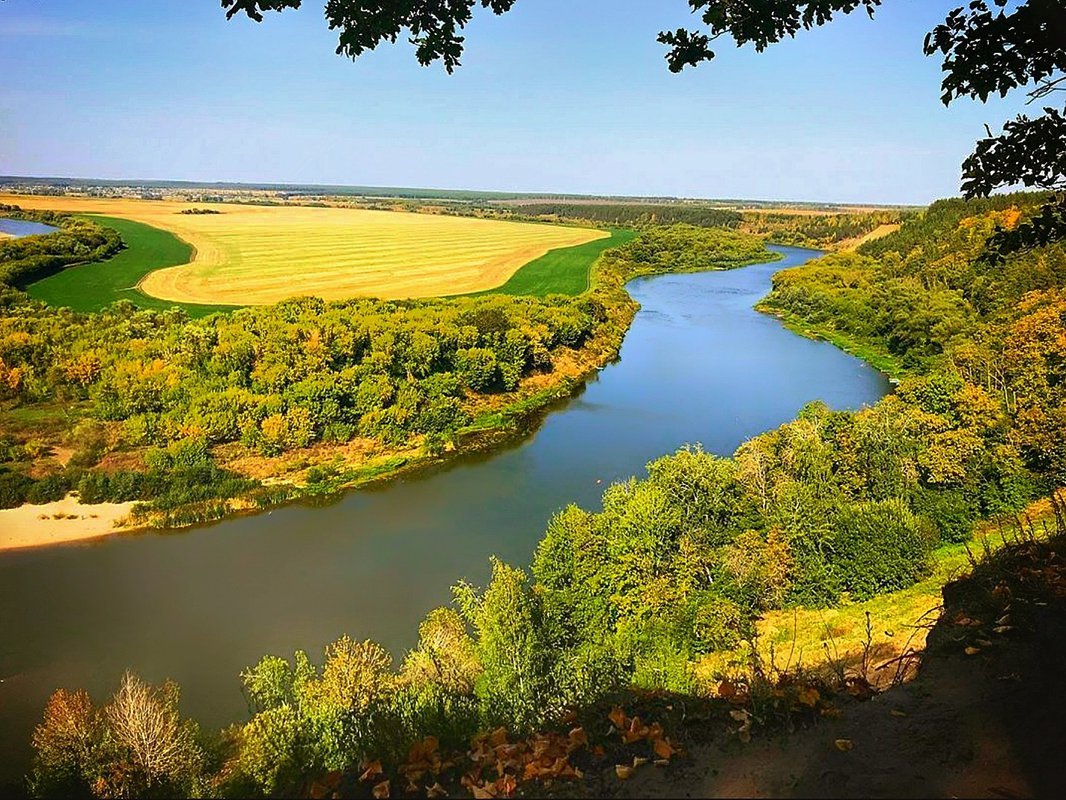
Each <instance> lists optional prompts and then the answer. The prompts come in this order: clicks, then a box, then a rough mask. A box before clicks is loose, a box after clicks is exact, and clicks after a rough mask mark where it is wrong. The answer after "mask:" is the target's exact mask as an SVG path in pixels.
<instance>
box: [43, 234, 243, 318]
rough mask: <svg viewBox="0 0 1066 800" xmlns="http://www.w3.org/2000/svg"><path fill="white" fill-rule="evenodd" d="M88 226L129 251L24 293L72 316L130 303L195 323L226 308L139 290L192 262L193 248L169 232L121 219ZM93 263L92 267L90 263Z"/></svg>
mask: <svg viewBox="0 0 1066 800" xmlns="http://www.w3.org/2000/svg"><path fill="white" fill-rule="evenodd" d="M85 219H86V220H88V221H90V222H92V223H94V224H96V225H101V226H106V227H105V228H103V230H106V231H109V235H112V236H119V237H121V240H122V242H123V243H124V244H125V248H124V249H123V250H122V251H121V252H118V253H117V255H114V256H113V257H112V258H110V259H107V260H104V259H103V258H84V259H81V261H84V262H87V263H84V264H80V265H79V266H75V267H72V268H70V269H64V270H63V271H62V272H58V273H56V274H52V275H50V276H49V277H44V278H43V279H42V280H38V281H36V282H35V283H31V284H30V285H29V286H28V287H27V288H26V291H27V292H28V293H29V294H30V296H31V297H35V298H36V299H38V300H42V301H43V302H45V303H48V304H49V305H52V306H56V307H59V308H70V309H73V310H74V311H83V312H89V311H103V310H104V309H106V308H107V307H108V306H110V305H111V304H112V303H114V302H115V301H116V300H127V301H129V302H131V303H133V305H135V306H137V307H138V308H151V309H155V310H158V311H165V310H167V309H171V308H183V309H184V310H185V311H186V313H188V315H189V316H191V317H202V316H205V315H207V314H210V313H213V312H215V311H221V310H226V309H227V308H228V307H225V306H201V305H192V304H188V303H174V302H172V301H169V300H160V299H158V298H156V297H149V296H148V295H146V294H144V293H143V292H141V291H140V290H139V289H137V284H138V283H140V281H141V279H142V278H144V276H145V275H147V274H148V273H149V272H154V271H155V270H157V269H164V268H166V267H174V266H178V265H179V264H187V263H189V261H190V260H191V259H192V247H190V246H189V245H187V244H186V243H185V242H183V241H182V240H181V239H179V238H178V237H177V236H175V235H174V234H172V233H168V232H167V231H164V230H160V229H159V228H153V227H152V226H151V225H145V224H144V223H142V222H133V221H132V220H128V219H120V218H118V217H102V216H93V217H86V218H85ZM89 262H91V263H89Z"/></svg>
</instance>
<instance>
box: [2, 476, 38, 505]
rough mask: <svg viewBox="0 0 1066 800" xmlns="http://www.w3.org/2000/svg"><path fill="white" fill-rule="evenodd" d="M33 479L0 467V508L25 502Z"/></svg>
mask: <svg viewBox="0 0 1066 800" xmlns="http://www.w3.org/2000/svg"><path fill="white" fill-rule="evenodd" d="M32 487H33V479H32V478H30V477H29V476H27V475H23V474H22V473H21V472H12V471H11V470H9V469H0V508H18V507H19V506H21V505H22V504H23V503H25V502H26V498H27V496H28V495H29V493H30V490H31V489H32Z"/></svg>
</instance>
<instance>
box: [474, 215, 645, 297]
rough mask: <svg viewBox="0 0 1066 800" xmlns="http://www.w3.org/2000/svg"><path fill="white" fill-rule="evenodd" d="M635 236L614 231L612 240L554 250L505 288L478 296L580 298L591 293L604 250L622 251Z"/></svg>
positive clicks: (530, 263)
mask: <svg viewBox="0 0 1066 800" xmlns="http://www.w3.org/2000/svg"><path fill="white" fill-rule="evenodd" d="M636 236H637V232H636V231H630V230H616V229H612V230H611V237H610V238H609V239H597V240H596V241H594V242H588V243H587V244H581V245H578V246H576V247H565V248H560V249H558V250H551V251H549V252H547V253H545V254H544V255H542V256H541V257H540V258H538V259H536V260H534V261H530V262H529V263H528V264H526V265H525V266H523V267H522V268H520V269H519V270H518V272H516V273H515V274H514V275H512V276H511V278H510V280H508V281H507V283H505V284H504V285H503V286H501V287H499V288H498V289H490V290H489V291H485V292H478V293H477V295H478V296H480V295H486V294H510V295H525V296H528V295H533V296H536V297H544V296H546V295H549V294H567V295H579V294H581V293H582V292H585V291H588V288H589V275H590V274H591V272H592V265H593V264H595V263H596V259H597V258H599V257H600V256H601V255H602V254H603V252H604V251H605V250H609V249H610V248H612V247H619V246H620V245H623V244H625V243H626V242H629V241H631V240H632V239H634V238H636Z"/></svg>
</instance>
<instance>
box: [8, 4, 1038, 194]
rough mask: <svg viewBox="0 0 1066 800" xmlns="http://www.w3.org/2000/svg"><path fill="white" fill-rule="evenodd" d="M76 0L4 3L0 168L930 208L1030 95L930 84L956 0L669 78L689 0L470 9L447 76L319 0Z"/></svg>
mask: <svg viewBox="0 0 1066 800" xmlns="http://www.w3.org/2000/svg"><path fill="white" fill-rule="evenodd" d="M86 5H87V4H85V3H79V2H76V0H54V2H50V3H48V4H41V3H38V2H35V0H5V2H4V3H3V4H0V45H2V49H0V69H2V70H3V71H4V73H5V75H7V76H8V80H7V81H6V82H5V84H4V85H3V86H2V87H0V131H2V132H0V173H6V174H10V175H25V176H33V175H37V176H46V177H49V176H70V177H72V178H84V179H88V180H93V179H100V180H120V181H130V182H136V181H152V180H160V181H167V180H173V181H187V182H191V183H198V184H204V183H218V182H227V183H255V184H264V183H266V184H297V185H301V184H302V185H309V184H314V185H334V186H380V187H390V188H391V187H397V188H398V187H415V188H438V187H439V188H443V189H451V190H458V189H469V190H475V191H500V192H515V193H547V194H553V193H554V194H582V195H600V196H602V195H614V196H629V197H640V196H643V197H667V196H669V197H679V198H701V199H716V198H730V199H753V200H754V199H761V200H777V201H785V202H815V203H833V204H891V205H900V204H902V205H924V204H926V203H928V202H930V201H931V200H934V199H936V198H938V197H944V196H953V195H956V194H957V193H958V182H959V165H960V164H961V162H962V160H963V159H964V158H965V157H966V156H967V155H968V154H969V153H970V151H971V149H972V147H973V143H974V141H975V139H977V138H978V137H980V136H982V135H983V130H984V129H983V125H984V124H985V123H986V122H987V123H988V124H990V125H991V126H992V127H993V129H996V128H998V126H999V125H1000V123H1001V122H1002V121H1003V120H1004V119H1006V118H1008V117H1010V116H1013V115H1014V114H1016V113H1018V112H1019V111H1020V110H1021V109H1022V107H1023V106H1022V101H1021V99H1016V100H1009V101H1001V100H992V101H990V102H989V103H988V105H987V106H983V105H981V104H978V103H973V102H969V101H961V102H959V103H956V104H954V105H953V106H952V107H951V108H949V109H945V108H944V107H943V105H942V104H941V103H940V100H939V94H940V90H939V82H940V62H939V60H938V59H935V58H926V57H925V56H923V55H922V52H921V43H922V38H923V36H924V34H925V32H926V31H928V30H929V29H930V28H931V27H932V26H933V25H935V24H937V23H938V22H939V21H941V20H942V19H943V17H944V15H945V13H946V12H947V11H948V10H950V9H951V8H953V7H954V6H955V5H957V2H956V0H949V1H948V2H942V0H935V1H934V0H930V2H925V3H921V4H914V3H910V4H902V3H900V4H886V6H885V7H884V8H882V9H881V10H880V11H879V12H878V15H877V18H876V19H875V20H874V21H873V22H871V21H870V20H869V19H867V18H866V16H865V14H863V13H861V12H860V13H856V14H853V15H851V16H850V17H846V18H840V19H838V20H837V21H835V22H833V23H832V24H831V25H828V26H826V27H825V28H823V29H819V30H815V31H811V32H807V33H804V34H802V35H801V36H800V37H798V38H797V39H796V40H795V41H786V42H784V43H782V44H781V45H778V46H774V47H771V48H770V49H769V50H767V51H766V52H764V53H761V54H760V53H755V52H754V51H753V50H752V49H751V48H750V47H748V48H744V49H739V50H738V49H736V48H734V47H733V46H732V45H731V44H730V43H729V42H725V41H723V42H722V43H721V46H720V47H719V57H718V58H717V59H715V60H714V61H713V62H711V63H709V64H705V65H703V66H701V67H699V68H698V69H695V70H690V71H686V72H685V73H683V74H681V75H672V74H670V73H669V72H668V71H667V69H666V65H665V62H664V61H663V52H664V51H663V48H662V46H660V45H659V44H657V43H656V42H655V35H656V33H657V32H658V31H659V30H660V29H663V28H671V27H676V26H679V25H686V24H687V25H692V24H695V22H696V20H695V19H694V18H693V17H692V16H691V15H690V14H689V13H688V12H687V8H686V4H685V3H683V2H681V1H680V0H678V2H676V3H675V4H670V5H668V4H655V5H656V6H657V7H656V8H649V4H647V3H642V2H639V0H587V2H583V3H581V4H569V3H566V2H563V0H538V2H536V3H533V2H529V1H528V0H524V1H520V2H519V3H517V4H516V6H515V9H514V10H513V11H512V12H511V13H509V14H507V15H504V16H503V17H498V18H497V17H494V16H492V15H491V14H485V13H482V14H479V15H478V16H477V17H476V18H475V21H474V23H473V24H472V25H471V26H470V27H469V29H468V31H467V44H468V46H467V52H466V55H465V57H464V59H463V64H464V65H463V66H462V67H461V68H460V69H459V70H458V71H457V72H456V74H455V75H452V76H449V75H447V74H446V73H445V72H444V70H443V68H441V67H440V66H439V65H433V66H430V67H428V68H422V67H419V66H418V64H417V63H416V61H415V59H414V54H413V51H412V48H411V47H410V46H408V45H407V44H406V43H400V44H398V45H396V46H388V45H386V46H383V47H381V48H379V49H378V50H377V51H376V52H373V53H369V54H367V55H366V56H364V57H362V58H360V59H359V60H358V61H357V62H355V63H352V62H350V61H347V60H345V59H343V58H340V57H338V56H336V55H334V52H333V50H334V46H335V41H334V35H333V34H332V33H331V32H330V31H328V29H327V28H326V25H325V23H324V21H323V19H322V17H321V8H320V6H321V3H319V2H317V0H314V1H313V2H308V3H305V4H304V8H303V9H301V10H300V11H298V12H291V11H287V12H285V13H283V14H280V15H268V18H267V21H266V22H265V23H264V24H262V25H256V24H255V23H252V22H250V21H248V20H246V19H235V20H234V21H233V22H226V20H225V17H224V14H223V13H222V11H221V9H220V8H219V7H218V4H217V3H216V2H205V3H197V4H195V5H194V4H189V3H182V4H177V3H173V2H162V3H155V4H143V3H138V2H134V1H133V0H100V1H99V2H96V3H93V4H92V8H87V7H86ZM161 12H162V13H161ZM57 123H58V124H57ZM161 165H165V166H161Z"/></svg>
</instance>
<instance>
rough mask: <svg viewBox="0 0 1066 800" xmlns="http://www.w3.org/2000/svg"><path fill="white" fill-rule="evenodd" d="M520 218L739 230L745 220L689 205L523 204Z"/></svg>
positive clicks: (714, 210)
mask: <svg viewBox="0 0 1066 800" xmlns="http://www.w3.org/2000/svg"><path fill="white" fill-rule="evenodd" d="M514 211H515V213H516V214H520V215H522V216H528V217H552V218H555V219H573V220H582V221H587V222H594V223H598V224H602V225H617V226H626V225H631V226H644V225H675V224H678V223H682V224H685V225H696V226H698V227H701V228H736V227H737V226H739V225H740V221H741V216H740V214H739V213H738V212H736V211H727V210H724V209H721V208H708V207H706V206H700V205H695V204H692V205H689V204H676V205H667V204H661V205H660V204H649V203H523V204H522V205H520V206H514Z"/></svg>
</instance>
